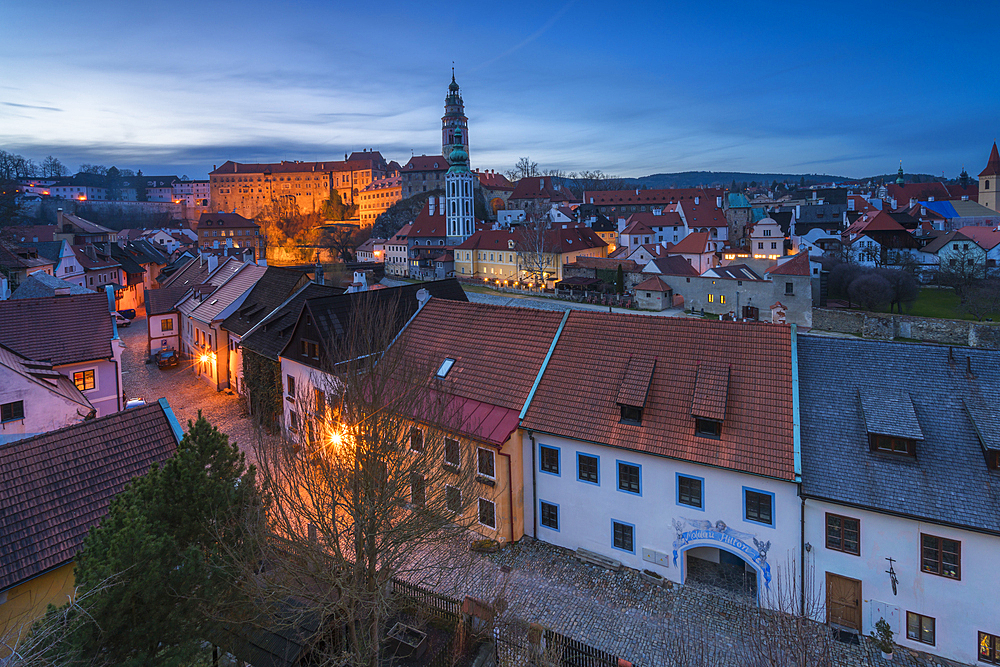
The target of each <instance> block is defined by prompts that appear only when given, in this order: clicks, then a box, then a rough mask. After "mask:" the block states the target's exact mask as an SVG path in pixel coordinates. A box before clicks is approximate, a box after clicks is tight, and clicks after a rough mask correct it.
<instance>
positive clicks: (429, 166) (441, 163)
mask: <svg viewBox="0 0 1000 667" xmlns="http://www.w3.org/2000/svg"><path fill="white" fill-rule="evenodd" d="M448 166H449V165H448V161H447V160H445V159H444V156H443V155H415V156H413V157H411V158H410V161H409V162H407V163H406V164H405V165H403V171H448Z"/></svg>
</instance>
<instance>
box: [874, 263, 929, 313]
mask: <svg viewBox="0 0 1000 667" xmlns="http://www.w3.org/2000/svg"><path fill="white" fill-rule="evenodd" d="M877 272H878V275H880V276H882V277H883V278H885V280H886V282H888V283H889V286H890V287H891V288H892V291H891V295H890V297H889V312H890V313H891V312H892V311H893V308H894V307H896V308H898V309H899V314H900V315H902V314H903V304H904V303H905V304H907V306H910V305H912V304H913V302H914V301H916V300H917V297H918V296H920V286H919V285H917V279H916V278H914V277H913V274H912V273H910V272H909V271H905V270H903V269H877Z"/></svg>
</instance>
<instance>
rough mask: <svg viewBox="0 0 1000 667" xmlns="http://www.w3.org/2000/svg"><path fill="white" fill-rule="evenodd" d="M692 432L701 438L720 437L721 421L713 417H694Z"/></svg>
mask: <svg viewBox="0 0 1000 667" xmlns="http://www.w3.org/2000/svg"><path fill="white" fill-rule="evenodd" d="M694 432H695V433H696V434H698V435H700V436H701V437H703V438H719V437H722V422H721V421H718V420H715V419H704V418H702V417H695V420H694Z"/></svg>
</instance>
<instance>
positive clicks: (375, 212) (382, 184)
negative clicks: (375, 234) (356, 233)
mask: <svg viewBox="0 0 1000 667" xmlns="http://www.w3.org/2000/svg"><path fill="white" fill-rule="evenodd" d="M402 198H403V179H402V177H401V176H400V175H399V174H398V173H396V174H394V175H392V176H387V177H386V178H379V179H376V180H374V181H372V182H371V183H369V184H368V185H367V186H366V187H365V189H364V190H362V191H361V194H360V195H359V196H358V209H359V210H358V214H359V218H360V220H361V226H362V227H370V226H371V225H372V224H374V223H375V219H376V218H378V217H379V216H380V215H382V214H383V213H385V212H386V211H387V210H389V207H390V206H392V205H393V204H395V203H396V202H398V201H399V200H400V199H402Z"/></svg>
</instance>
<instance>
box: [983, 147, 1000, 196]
mask: <svg viewBox="0 0 1000 667" xmlns="http://www.w3.org/2000/svg"><path fill="white" fill-rule="evenodd" d="M997 181H1000V153H998V152H997V142H995V141H994V142H993V151H992V152H991V153H990V159H989V162H987V163H986V169H983V170H982V171H981V172H979V203H980V204H982V205H983V206H985V207H986V208H991V209H993V210H994V211H1000V208H997Z"/></svg>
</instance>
